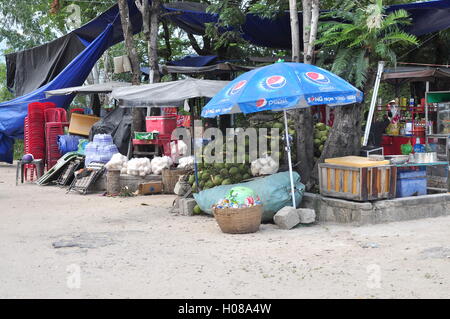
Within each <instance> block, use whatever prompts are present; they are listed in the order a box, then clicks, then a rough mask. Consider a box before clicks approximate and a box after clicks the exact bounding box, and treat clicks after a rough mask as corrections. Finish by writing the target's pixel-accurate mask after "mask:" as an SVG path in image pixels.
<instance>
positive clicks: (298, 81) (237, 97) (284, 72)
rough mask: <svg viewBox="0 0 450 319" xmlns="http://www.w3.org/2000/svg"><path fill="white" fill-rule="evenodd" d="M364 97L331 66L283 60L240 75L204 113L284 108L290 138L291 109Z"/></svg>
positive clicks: (209, 104) (289, 155) (355, 101)
mask: <svg viewBox="0 0 450 319" xmlns="http://www.w3.org/2000/svg"><path fill="white" fill-rule="evenodd" d="M362 100H363V94H362V92H361V91H360V90H358V89H357V88H355V87H354V86H353V85H351V84H350V83H348V82H347V81H345V80H344V79H342V78H340V77H339V76H337V75H335V74H333V73H331V72H329V71H327V70H324V69H322V68H319V67H317V66H314V65H310V64H303V63H285V62H280V63H274V64H271V65H268V66H265V67H262V68H258V69H255V70H252V71H249V72H246V73H244V74H242V75H240V76H238V77H237V78H236V79H234V80H233V81H231V82H230V83H229V84H228V85H227V86H226V87H224V88H223V89H222V90H221V91H220V92H219V93H217V94H216V95H215V96H214V97H213V98H212V99H211V100H210V101H209V102H208V104H206V105H205V107H204V108H203V110H202V114H201V115H202V116H203V117H216V116H218V115H224V114H233V113H245V114H247V113H254V112H261V111H269V110H270V111H283V112H284V121H285V134H286V141H289V139H288V129H287V115H286V111H287V110H289V109H294V108H305V107H309V106H314V105H323V104H328V105H331V106H338V105H346V104H352V103H359V102H362ZM287 151H288V162H289V171H290V176H291V191H292V203H293V205H294V207H296V204H295V197H294V181H293V177H292V163H291V151H290V147H289V143H288V142H287Z"/></svg>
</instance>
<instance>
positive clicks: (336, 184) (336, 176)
mask: <svg viewBox="0 0 450 319" xmlns="http://www.w3.org/2000/svg"><path fill="white" fill-rule="evenodd" d="M341 172H342V170H341V169H336V170H335V172H334V191H336V192H341V190H342V189H341V188H339V175H340V174H341Z"/></svg>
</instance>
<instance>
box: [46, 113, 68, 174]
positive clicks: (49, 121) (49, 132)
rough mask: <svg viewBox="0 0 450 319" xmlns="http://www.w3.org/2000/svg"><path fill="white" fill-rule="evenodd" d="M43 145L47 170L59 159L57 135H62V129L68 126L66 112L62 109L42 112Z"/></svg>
mask: <svg viewBox="0 0 450 319" xmlns="http://www.w3.org/2000/svg"><path fill="white" fill-rule="evenodd" d="M44 118H45V144H46V157H45V159H46V165H47V169H50V168H52V167H53V166H54V165H55V164H56V162H57V161H58V159H59V158H60V157H61V152H60V151H59V148H58V135H63V134H64V128H65V127H68V126H69V123H68V122H67V113H66V110H64V109H62V108H55V107H53V108H48V109H46V110H45V111H44Z"/></svg>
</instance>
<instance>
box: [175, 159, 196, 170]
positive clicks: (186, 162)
mask: <svg viewBox="0 0 450 319" xmlns="http://www.w3.org/2000/svg"><path fill="white" fill-rule="evenodd" d="M193 167H194V156H185V157H181V158H180V159H179V160H178V168H193Z"/></svg>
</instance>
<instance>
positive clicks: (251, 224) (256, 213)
mask: <svg viewBox="0 0 450 319" xmlns="http://www.w3.org/2000/svg"><path fill="white" fill-rule="evenodd" d="M214 217H215V218H216V221H217V223H218V224H219V227H220V229H221V230H222V232H224V233H228V234H247V233H254V232H256V231H258V230H259V225H261V217H262V206H261V205H257V206H253V207H247V208H215V209H214Z"/></svg>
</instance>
